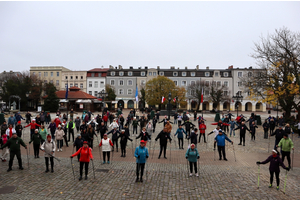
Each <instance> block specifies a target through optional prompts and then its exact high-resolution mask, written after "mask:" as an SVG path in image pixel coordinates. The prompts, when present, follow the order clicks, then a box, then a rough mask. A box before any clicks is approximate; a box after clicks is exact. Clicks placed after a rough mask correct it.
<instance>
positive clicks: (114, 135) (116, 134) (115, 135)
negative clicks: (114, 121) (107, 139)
mask: <svg viewBox="0 0 300 200" xmlns="http://www.w3.org/2000/svg"><path fill="white" fill-rule="evenodd" d="M110 133H111V134H112V138H111V139H112V140H117V139H118V135H119V134H121V133H120V132H119V131H118V130H115V129H113V130H111V131H109V132H108V133H107V135H109V134H110Z"/></svg>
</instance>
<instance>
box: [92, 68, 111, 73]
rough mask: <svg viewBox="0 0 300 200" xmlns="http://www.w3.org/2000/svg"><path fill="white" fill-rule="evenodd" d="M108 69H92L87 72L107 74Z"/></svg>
mask: <svg viewBox="0 0 300 200" xmlns="http://www.w3.org/2000/svg"><path fill="white" fill-rule="evenodd" d="M108 70H109V68H94V69H91V70H89V71H88V72H107V71H108Z"/></svg>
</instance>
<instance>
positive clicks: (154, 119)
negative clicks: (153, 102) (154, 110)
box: [152, 115, 157, 133]
mask: <svg viewBox="0 0 300 200" xmlns="http://www.w3.org/2000/svg"><path fill="white" fill-rule="evenodd" d="M152 124H153V133H154V132H155V127H156V124H157V119H156V116H155V115H154V117H153V119H152Z"/></svg>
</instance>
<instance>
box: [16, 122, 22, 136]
mask: <svg viewBox="0 0 300 200" xmlns="http://www.w3.org/2000/svg"><path fill="white" fill-rule="evenodd" d="M15 130H16V133H17V135H18V137H22V130H23V126H22V125H21V121H18V124H17V125H16V128H15Z"/></svg>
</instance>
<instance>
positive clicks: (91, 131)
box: [86, 124, 98, 149]
mask: <svg viewBox="0 0 300 200" xmlns="http://www.w3.org/2000/svg"><path fill="white" fill-rule="evenodd" d="M86 132H87V134H88V135H89V140H88V142H89V144H90V147H91V148H92V149H93V143H94V135H96V137H98V136H97V134H96V132H95V129H94V128H93V127H92V124H89V126H88V128H87V130H86Z"/></svg>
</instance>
